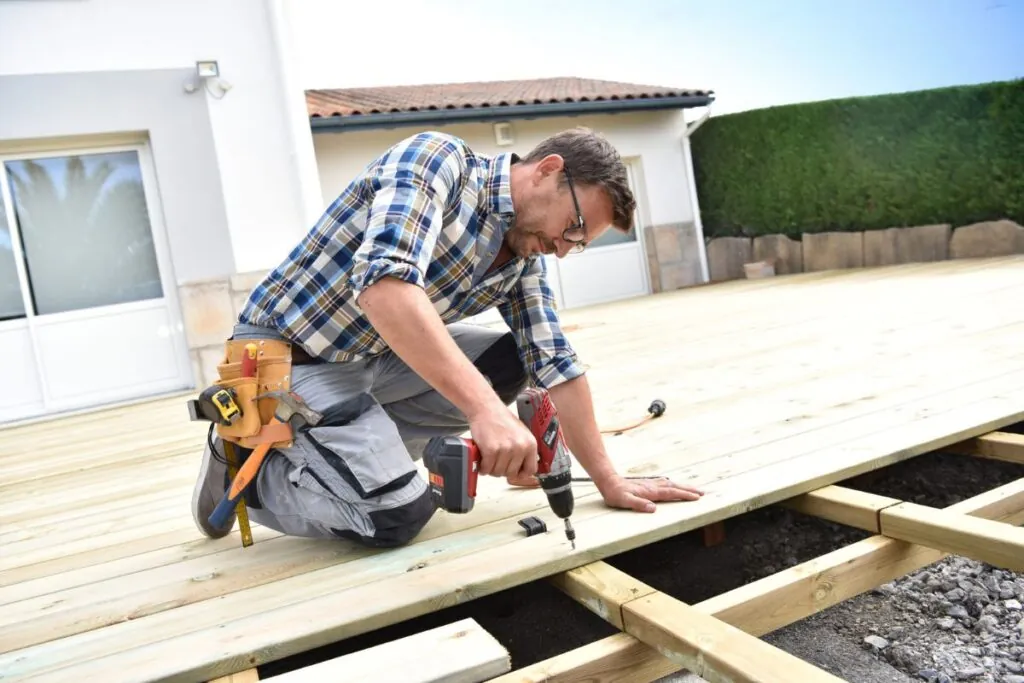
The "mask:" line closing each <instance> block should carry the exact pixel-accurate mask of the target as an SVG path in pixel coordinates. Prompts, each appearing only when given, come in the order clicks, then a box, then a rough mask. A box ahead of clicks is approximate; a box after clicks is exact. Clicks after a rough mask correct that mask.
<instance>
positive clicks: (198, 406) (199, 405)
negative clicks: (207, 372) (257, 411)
mask: <svg viewBox="0 0 1024 683" xmlns="http://www.w3.org/2000/svg"><path fill="white" fill-rule="evenodd" d="M188 412H189V415H190V416H191V418H192V420H193V421H196V420H206V421H209V422H216V423H217V424H222V425H225V426H227V425H233V424H235V423H236V422H238V420H240V419H241V418H242V409H241V408H239V407H238V403H237V401H235V391H234V390H233V389H225V388H223V387H220V386H217V385H214V386H212V387H208V388H207V389H205V390H204V391H203V393H201V394H199V398H197V399H193V400H191V401H189V402H188Z"/></svg>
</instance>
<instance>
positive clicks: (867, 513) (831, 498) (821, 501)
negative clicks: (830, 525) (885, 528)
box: [780, 486, 900, 533]
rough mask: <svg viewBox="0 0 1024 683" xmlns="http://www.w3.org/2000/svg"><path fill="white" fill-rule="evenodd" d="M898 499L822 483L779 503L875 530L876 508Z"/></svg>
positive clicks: (809, 513)
mask: <svg viewBox="0 0 1024 683" xmlns="http://www.w3.org/2000/svg"><path fill="white" fill-rule="evenodd" d="M899 502H900V501H899V500H897V499H896V498H889V497H887V496H878V495H875V494H873V493H865V492H864V491H857V490H855V489H851V488H846V487H845V486H826V487H825V488H821V489H818V490H817V491H811V492H810V493H805V494H804V495H802V496H797V497H795V498H790V499H789V500H786V501H783V502H782V503H780V505H781V506H783V507H786V508H789V509H790V510H795V511H797V512H802V513H803V514H805V515H812V516H814V517H820V518H821V519H827V520H829V521H830V522H836V523H837V524H846V525H847V526H853V527H857V528H858V529H864V530H866V531H873V532H874V533H878V531H879V526H878V513H879V511H880V510H884V509H885V508H887V507H890V506H892V505H896V504H898V503H899Z"/></svg>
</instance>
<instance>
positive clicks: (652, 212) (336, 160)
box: [313, 112, 693, 224]
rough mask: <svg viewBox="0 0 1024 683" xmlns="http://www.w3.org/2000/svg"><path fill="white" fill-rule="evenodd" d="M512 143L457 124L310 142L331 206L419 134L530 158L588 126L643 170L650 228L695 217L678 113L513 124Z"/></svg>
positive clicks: (487, 129) (480, 127) (486, 129)
mask: <svg viewBox="0 0 1024 683" xmlns="http://www.w3.org/2000/svg"><path fill="white" fill-rule="evenodd" d="M511 123H512V129H513V133H514V136H515V143H514V144H513V145H511V146H508V147H499V146H498V145H497V144H496V142H495V138H494V126H493V124H491V123H459V124H452V125H444V126H439V125H426V126H416V127H402V128H387V129H381V130H376V129H375V130H366V131H359V130H354V131H351V132H345V133H317V134H316V135H314V137H313V144H314V147H315V149H316V162H317V168H318V169H319V172H320V187H321V192H322V193H323V201H324V202H325V203H329V202H331V201H333V200H334V197H335V196H336V195H337V194H338V192H340V191H341V190H342V189H343V188H344V187H345V185H346V184H347V183H348V182H349V180H351V179H352V178H353V177H354V176H355V175H356V174H357V173H358V172H359V171H360V170H361V168H362V167H363V166H364V165H365V164H366V162H368V161H370V160H371V159H372V158H373V157H375V156H377V155H378V154H380V153H381V152H383V151H384V150H385V149H386V148H387V147H388V146H389V145H391V144H394V143H395V142H397V141H399V140H401V139H402V138H404V137H406V136H408V135H411V134H413V133H415V132H417V131H419V130H422V129H430V130H440V131H444V132H446V133H451V134H452V135H456V136H458V137H460V138H462V139H464V140H465V141H466V142H467V143H469V145H470V146H471V147H472V148H473V149H476V150H477V151H480V152H483V153H485V154H497V153H500V152H507V151H514V152H516V153H518V154H520V155H523V154H525V153H526V152H528V151H529V150H530V149H531V148H532V147H533V146H535V145H536V144H537V143H539V142H540V141H541V140H543V139H544V138H546V137H548V136H549V135H552V134H554V133H557V132H558V131H560V130H564V129H566V128H572V127H573V126H579V125H582V126H588V127H590V128H593V129H594V130H596V131H599V132H600V133H602V134H604V135H605V136H606V137H607V138H608V139H609V141H611V143H612V144H613V145H615V147H616V149H618V150H619V153H620V154H622V156H623V157H626V158H627V159H637V160H638V161H639V163H640V165H641V167H642V171H643V179H644V186H645V190H646V192H645V194H646V197H645V200H646V201H645V203H646V206H647V209H648V213H649V215H648V216H645V217H644V221H645V222H647V221H650V222H651V223H653V224H661V223H673V222H687V221H692V220H693V211H692V209H691V207H690V204H689V200H688V199H687V197H686V193H685V185H681V184H680V181H681V180H685V178H686V176H685V166H684V159H683V147H682V143H681V140H682V137H683V132H684V130H685V126H684V125H683V119H682V113H681V112H642V113H634V114H618V115H604V116H580V117H551V118H545V119H534V120H523V121H512V122H511Z"/></svg>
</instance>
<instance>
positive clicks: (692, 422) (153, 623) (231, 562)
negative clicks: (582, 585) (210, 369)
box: [0, 257, 1024, 681]
mask: <svg viewBox="0 0 1024 683" xmlns="http://www.w3.org/2000/svg"><path fill="white" fill-rule="evenodd" d="M1022 299H1024V257H1003V258H996V259H982V260H972V261H962V262H939V263H934V264H911V265H907V266H895V267H888V268H881V269H870V270H868V269H865V270H853V271H844V272H838V273H813V274H800V275H792V276H788V275H787V276H779V277H775V278H769V279H765V280H757V281H738V282H730V283H723V284H721V285H714V286H710V287H700V288H694V289H692V290H678V291H675V292H669V293H663V294H659V295H657V296H650V297H643V298H639V299H634V300H629V301H622V302H617V303H614V304H607V305H602V306H599V307H594V308H590V309H583V310H574V311H568V312H566V313H565V314H564V316H563V317H564V320H565V321H566V322H567V323H568V324H574V325H577V326H578V327H577V328H576V329H575V331H574V332H573V334H572V335H571V340H572V342H573V344H574V346H575V347H576V349H577V351H579V353H580V356H581V358H582V359H583V360H584V361H585V362H586V363H588V365H589V371H588V375H587V376H588V380H589V383H590V386H591V389H592V391H593V394H594V397H595V409H596V412H597V416H598V420H599V422H600V423H601V424H617V423H621V422H627V421H630V420H632V419H635V418H637V417H640V416H641V415H642V414H643V413H644V412H645V411H646V408H647V406H648V405H649V404H650V402H651V400H652V399H654V398H660V399H662V400H664V401H665V402H666V405H667V407H668V409H667V412H666V413H665V415H664V416H662V417H660V418H658V419H656V420H651V421H649V422H648V423H647V424H645V425H644V426H643V427H642V428H639V429H636V430H632V431H629V432H626V433H624V434H622V435H620V436H609V437H607V438H606V439H605V445H606V449H607V451H608V453H609V455H610V457H611V458H612V459H613V461H614V462H615V463H616V466H617V467H618V468H619V470H620V471H621V472H623V473H627V474H652V473H668V474H670V475H671V476H672V477H673V478H675V479H676V480H677V481H681V482H687V483H692V484H696V485H698V486H700V487H702V488H703V489H704V490H705V491H706V492H707V493H706V495H705V496H704V498H703V499H701V500H700V501H698V502H694V503H676V504H665V505H662V506H659V509H658V511H657V512H656V513H654V514H650V515H642V514H637V513H632V512H628V511H624V510H612V509H609V508H608V507H607V506H606V505H604V504H603V502H602V501H601V499H600V497H599V496H598V494H597V492H596V489H595V488H594V487H593V486H592V485H588V484H581V485H580V486H578V487H577V488H576V496H577V503H576V513H575V515H574V518H573V524H574V526H575V527H576V529H577V547H576V550H575V551H574V550H572V549H571V548H570V547H569V545H568V543H567V542H566V541H565V538H564V536H562V535H561V534H560V533H548V534H545V535H541V536H535V537H530V538H527V537H525V536H524V535H523V533H522V530H521V529H520V528H519V527H518V525H517V524H516V520H518V519H520V518H522V517H524V516H526V515H537V516H540V517H541V518H542V519H544V520H545V521H546V522H547V524H548V528H549V529H553V530H556V531H557V530H558V528H559V527H558V523H559V522H558V520H557V519H556V518H555V517H554V516H553V515H552V514H551V512H550V510H549V509H548V507H547V504H546V502H545V500H544V498H543V495H542V494H540V493H539V492H538V491H535V490H523V489H509V488H508V487H507V486H506V485H505V483H504V481H503V480H497V479H490V478H487V479H484V480H482V481H481V482H480V487H479V493H478V499H477V505H476V508H475V509H474V512H473V514H471V515H444V514H441V513H439V514H438V515H436V516H435V518H434V519H433V520H431V522H430V523H429V524H428V525H427V527H426V529H424V532H423V533H422V535H421V536H420V537H418V538H417V539H416V540H415V542H413V543H411V544H410V545H408V546H406V547H403V548H398V549H393V550H390V551H377V550H367V549H362V548H359V547H356V546H354V545H352V544H349V543H347V542H343V541H327V542H325V541H317V540H311V539H294V538H284V537H281V536H279V535H278V534H275V533H273V532H270V531H269V530H267V529H264V528H261V527H258V526H257V527H254V529H253V532H254V535H255V536H256V544H255V545H254V546H252V547H250V548H245V549H243V548H241V545H240V543H239V539H238V533H237V530H236V531H235V532H234V533H233V534H232V535H231V536H230V537H229V538H226V539H221V540H220V541H209V540H207V539H204V538H202V537H201V536H200V535H199V533H198V532H197V530H196V529H195V528H194V525H193V523H192V520H191V515H190V512H189V506H188V501H189V496H190V492H191V484H192V480H193V477H194V476H195V473H196V471H197V469H198V465H199V459H200V456H201V453H202V445H203V442H204V440H205V438H206V430H205V429H204V428H203V426H202V425H200V424H198V423H190V422H188V421H187V414H186V411H185V408H184V401H185V398H186V397H185V396H181V395H178V396H173V397H170V398H166V399H160V400H154V401H148V402H145V403H142V404H139V405H137V406H127V407H119V408H116V409H111V410H107V411H99V412H94V413H90V414H80V415H72V416H67V417H66V418H62V419H60V420H55V421H37V422H35V423H33V424H28V425H21V426H14V427H8V428H6V429H3V430H0V522H2V524H0V534H2V536H0V542H2V543H3V552H2V553H0V675H2V676H4V677H5V679H7V680H20V679H25V678H32V679H33V680H40V681H45V680H67V679H75V680H104V681H117V680H131V681H137V680H152V679H166V680H197V679H202V680H210V679H213V678H216V677H217V676H223V675H228V674H232V673H235V672H239V671H243V670H246V669H251V668H252V667H253V666H256V665H257V664H259V663H262V662H267V661H273V660H278V659H280V658H282V657H287V656H288V655H290V654H293V653H298V652H304V651H306V650H309V649H310V648H313V647H316V646H319V645H325V644H328V643H331V642H334V641H337V640H339V639H344V638H347V637H350V636H353V635H356V634H360V633H365V632H366V631H368V630H371V629H374V628H377V627H380V626H384V625H387V624H391V623H396V622H399V621H402V620H405V619H408V618H410V617H412V616H416V615H418V614H423V613H427V612H431V611H434V610H437V609H440V608H442V607H444V606H446V605H452V604H457V603H462V602H466V601H469V600H472V599H474V598H476V597H478V596H481V595H487V594H490V593H493V592H496V591H500V590H504V589H506V588H510V587H512V586H515V585H519V584H521V583H524V582H526V581H531V580H535V579H539V578H544V577H548V576H552V575H555V574H557V573H559V572H562V571H565V570H569V569H573V568H575V567H580V566H583V565H587V564H589V563H591V562H593V561H595V560H599V559H601V558H603V557H607V556H609V555H612V554H616V553H620V552H623V551H626V550H630V549H632V548H636V547H639V546H641V545H645V544H647V543H651V542H653V541H656V540H659V539H662V538H666V537H668V536H671V535H674V534H678V533H681V532H684V531H689V530H693V529H699V528H701V527H702V526H705V525H708V524H712V523H715V522H717V521H720V520H723V519H727V518H729V517H731V516H734V515H737V514H740V513H742V512H745V511H748V510H751V509H754V508H757V507H762V506H764V505H769V504H772V503H775V502H779V501H782V500H785V499H787V498H791V497H793V496H796V495H799V494H803V493H807V492H810V491H813V490H815V489H818V488H821V487H822V486H826V485H829V484H835V483H838V482H841V481H842V480H843V479H846V478H848V477H850V476H854V475H856V474H860V473H863V472H866V471H870V470H872V469H875V468H878V467H881V466H884V465H886V464H890V463H894V462H899V461H901V460H905V459H907V458H912V457H914V456H915V455H918V454H920V453H924V452H927V451H929V450H933V449H936V448H941V447H945V446H949V445H951V444H954V443H958V442H963V441H965V440H968V439H971V438H974V437H977V436H980V435H982V434H984V433H987V432H990V431H993V430H997V429H1000V428H1002V427H1005V426H1006V425H1009V424H1011V423H1014V422H1016V421H1019V420H1020V419H1022V418H1024V347H1022V346H1021V344H1020V343H1019V340H1020V339H1021V337H1022V335H1024V307H1021V306H1020V305H1019V302H1020V301H1021V300H1022ZM980 302H983V303H984V305H983V306H982V305H980ZM577 469H578V468H577ZM8 474H9V475H10V476H7V475H8ZM581 474H582V472H581Z"/></svg>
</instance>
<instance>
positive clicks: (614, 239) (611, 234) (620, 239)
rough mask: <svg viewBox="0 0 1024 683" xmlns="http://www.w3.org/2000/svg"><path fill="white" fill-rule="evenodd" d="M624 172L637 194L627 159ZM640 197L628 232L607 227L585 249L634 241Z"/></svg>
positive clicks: (638, 220) (631, 169)
mask: <svg viewBox="0 0 1024 683" xmlns="http://www.w3.org/2000/svg"><path fill="white" fill-rule="evenodd" d="M626 174H627V177H628V178H629V187H630V188H631V189H632V190H633V194H634V195H636V194H637V189H636V177H634V175H633V166H632V165H631V164H630V163H629V162H628V161H627V162H626ZM639 204H640V198H639V197H637V210H636V211H634V212H633V229H632V230H630V231H629V232H628V233H623V232H622V231H621V230H618V229H617V228H608V229H607V230H605V231H604V233H603V234H602V235H601V236H600V237H598V238H597V239H596V240H594V241H593V242H591V243H590V244H588V245H587V250H588V251H589V250H590V249H593V248H595V247H606V246H609V245H612V244H627V243H629V242H636V231H637V229H638V228H639V227H640V210H639Z"/></svg>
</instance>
